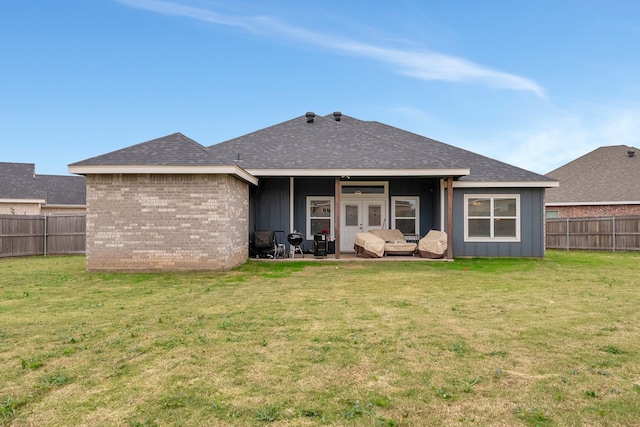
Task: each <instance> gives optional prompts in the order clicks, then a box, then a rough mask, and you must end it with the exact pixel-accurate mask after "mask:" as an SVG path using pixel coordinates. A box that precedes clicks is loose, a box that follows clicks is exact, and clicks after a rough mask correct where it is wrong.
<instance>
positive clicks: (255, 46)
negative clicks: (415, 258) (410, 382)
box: [0, 0, 640, 174]
mask: <svg viewBox="0 0 640 427" xmlns="http://www.w3.org/2000/svg"><path fill="white" fill-rule="evenodd" d="M0 22H1V25H0V57H1V58H2V61H0V67H1V68H0V69H1V71H0V76H1V77H2V79H1V80H0V129H1V131H2V133H1V136H0V138H1V139H0V146H1V150H0V161H2V162H27V163H35V164H36V172H37V173H40V174H66V173H67V165H68V164H69V163H73V162H76V161H79V160H83V159H86V158H89V157H93V156H96V155H100V154H104V153H107V152H110V151H113V150H116V149H119V148H123V147H127V146H130V145H133V144H136V143H139V142H143V141H147V140H150V139H153V138H157V137H160V136H164V135H167V134H170V133H173V132H182V133H184V134H185V135H187V136H189V137H190V138H193V139H195V140H196V141H198V142H200V143H201V144H203V145H211V144H215V143H217V142H222V141H225V140H227V139H230V138H233V137H236V136H240V135H244V134H246V133H249V132H252V131H255V130H258V129H262V128H264V127H267V126H270V125H273V124H277V123H280V122H283V121H285V120H289V119H291V118H293V117H296V116H301V115H303V114H304V113H305V112H307V111H314V112H316V113H317V114H323V115H324V114H329V113H332V112H333V111H341V112H343V113H344V114H347V115H350V116H353V117H356V118H359V119H362V120H377V121H380V122H383V123H386V124H389V125H393V126H397V127H400V128H403V129H406V130H409V131H412V132H416V133H419V134H421V135H424V136H428V137H431V138H434V139H438V140H440V141H443V142H446V143H449V144H452V145H455V146H458V147H461V148H466V149H469V150H471V151H474V152H477V153H479V154H483V155H486V156H489V157H493V158H496V159H499V160H502V161H505V162H508V163H511V164H514V165H516V166H520V167H523V168H525V169H529V170H532V171H535V172H538V173H543V174H544V173H547V172H549V171H551V170H552V169H555V168H556V167H558V166H561V165H562V164H564V163H566V162H568V161H570V160H572V159H575V158H577V157H579V156H581V155H583V154H586V153H587V152H589V151H591V150H593V149H595V148H597V147H599V146H604V145H619V144H624V145H630V146H636V147H638V145H640V144H639V142H638V141H639V139H640V81H639V79H640V77H639V76H640V55H639V54H638V46H639V45H640V2H637V1H635V0H628V1H621V0H607V1H605V0H580V1H573V0H571V1H569V0H538V1H534V2H525V1H513V0H492V1H491V2H480V1H476V0H458V1H431V0H396V1H394V2H382V1H373V0H368V1H364V0H355V1H346V2H300V1H293V0H291V1H290V0H272V1H257V0H255V1H245V0H234V1H228V0H227V1H217V0H163V1H159V0H0Z"/></svg>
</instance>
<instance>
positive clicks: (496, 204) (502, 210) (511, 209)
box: [464, 194, 520, 242]
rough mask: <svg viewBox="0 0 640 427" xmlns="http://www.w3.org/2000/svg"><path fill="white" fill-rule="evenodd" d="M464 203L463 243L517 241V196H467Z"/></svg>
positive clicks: (518, 210)
mask: <svg viewBox="0 0 640 427" xmlns="http://www.w3.org/2000/svg"><path fill="white" fill-rule="evenodd" d="M464 202H465V204H464V217H465V222H464V239H465V241H467V242H474V241H475V242H491V241H503V242H519V241H520V195H518V194H500V195H480V194H467V195H465V196H464Z"/></svg>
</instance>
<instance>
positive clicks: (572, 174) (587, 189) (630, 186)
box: [546, 145, 640, 205]
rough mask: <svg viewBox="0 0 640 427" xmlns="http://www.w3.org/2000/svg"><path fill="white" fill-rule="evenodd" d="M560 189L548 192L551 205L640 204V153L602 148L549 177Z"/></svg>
mask: <svg viewBox="0 0 640 427" xmlns="http://www.w3.org/2000/svg"><path fill="white" fill-rule="evenodd" d="M547 176H548V177H550V178H553V179H557V180H559V181H560V187H558V188H553V189H549V190H547V192H546V204H547V205H610V204H637V203H640V150H638V149H637V148H635V147H629V146H626V145H613V146H608V147H600V148H597V149H596V150H593V151H591V152H590V153H587V154H585V155H584V156H582V157H579V158H577V159H575V160H573V161H571V162H569V163H567V164H566V165H564V166H561V167H559V168H557V169H555V170H553V171H551V172H549V173H548V174H547Z"/></svg>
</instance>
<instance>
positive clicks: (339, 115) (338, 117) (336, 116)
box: [333, 111, 342, 122]
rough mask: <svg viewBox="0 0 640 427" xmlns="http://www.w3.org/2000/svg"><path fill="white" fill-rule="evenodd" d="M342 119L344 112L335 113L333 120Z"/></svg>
mask: <svg viewBox="0 0 640 427" xmlns="http://www.w3.org/2000/svg"><path fill="white" fill-rule="evenodd" d="M340 119H342V113H341V112H340V111H336V112H334V113H333V120H335V121H336V122H339V121H340Z"/></svg>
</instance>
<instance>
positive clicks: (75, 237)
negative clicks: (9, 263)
mask: <svg viewBox="0 0 640 427" xmlns="http://www.w3.org/2000/svg"><path fill="white" fill-rule="evenodd" d="M85 242H86V215H85V214H64V215H0V257H11V256H27V255H62V254H82V253H85Z"/></svg>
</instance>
